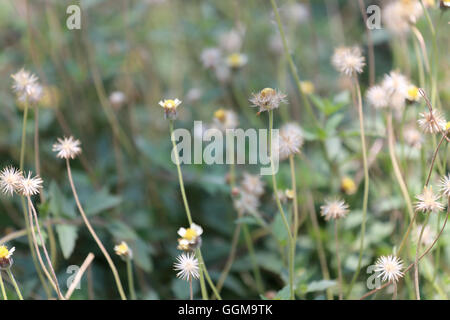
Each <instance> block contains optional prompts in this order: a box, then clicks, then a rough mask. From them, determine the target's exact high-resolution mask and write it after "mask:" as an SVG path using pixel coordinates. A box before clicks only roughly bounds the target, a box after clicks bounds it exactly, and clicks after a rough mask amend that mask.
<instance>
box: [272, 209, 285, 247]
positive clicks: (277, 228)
mask: <svg viewBox="0 0 450 320" xmlns="http://www.w3.org/2000/svg"><path fill="white" fill-rule="evenodd" d="M286 218H287V219H288V221H289V218H288V217H286ZM272 232H273V235H274V236H275V238H276V239H277V241H278V242H279V244H280V245H282V246H285V245H286V244H287V242H288V238H289V235H288V233H287V230H286V226H285V225H284V222H283V218H282V217H281V213H277V214H276V217H275V219H274V221H273V223H272Z"/></svg>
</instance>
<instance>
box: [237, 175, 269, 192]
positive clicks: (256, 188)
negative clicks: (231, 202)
mask: <svg viewBox="0 0 450 320" xmlns="http://www.w3.org/2000/svg"><path fill="white" fill-rule="evenodd" d="M264 185H265V184H264V182H263V181H262V180H261V176H260V175H257V174H250V173H248V172H244V174H243V179H242V182H241V186H242V188H244V190H245V191H246V192H248V193H251V194H253V195H255V196H257V197H259V196H261V195H263V193H264Z"/></svg>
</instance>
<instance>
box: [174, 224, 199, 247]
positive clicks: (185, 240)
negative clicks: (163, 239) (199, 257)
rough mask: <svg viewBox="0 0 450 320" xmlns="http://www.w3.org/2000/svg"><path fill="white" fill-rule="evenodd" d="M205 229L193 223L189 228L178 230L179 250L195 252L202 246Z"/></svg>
mask: <svg viewBox="0 0 450 320" xmlns="http://www.w3.org/2000/svg"><path fill="white" fill-rule="evenodd" d="M202 234H203V229H202V227H200V226H199V225H197V224H195V223H191V225H190V227H189V228H180V229H178V235H179V236H180V237H181V238H179V239H178V249H179V250H183V251H190V250H195V249H197V248H199V247H200V246H201V243H202V238H201V235H202Z"/></svg>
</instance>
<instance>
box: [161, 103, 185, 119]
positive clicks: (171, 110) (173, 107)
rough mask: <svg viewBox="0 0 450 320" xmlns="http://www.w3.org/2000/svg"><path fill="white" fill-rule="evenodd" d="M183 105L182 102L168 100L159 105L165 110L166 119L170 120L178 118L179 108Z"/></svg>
mask: <svg viewBox="0 0 450 320" xmlns="http://www.w3.org/2000/svg"><path fill="white" fill-rule="evenodd" d="M180 104H181V100H178V99H175V100H172V99H168V100H164V101H160V102H159V105H160V106H161V107H163V108H164V118H166V119H169V120H175V119H176V118H177V116H178V113H177V108H178V106H179V105H180Z"/></svg>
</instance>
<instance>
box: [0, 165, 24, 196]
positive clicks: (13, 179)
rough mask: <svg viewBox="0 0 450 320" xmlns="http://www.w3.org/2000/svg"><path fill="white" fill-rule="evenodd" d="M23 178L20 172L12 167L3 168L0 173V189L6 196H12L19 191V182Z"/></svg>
mask: <svg viewBox="0 0 450 320" xmlns="http://www.w3.org/2000/svg"><path fill="white" fill-rule="evenodd" d="M22 178H23V175H22V172H21V171H20V170H18V169H16V168H14V167H12V166H8V167H6V168H3V170H2V171H1V172H0V189H1V190H2V192H3V193H4V194H6V195H9V196H12V195H13V193H14V192H17V190H19V185H20V182H21V180H22Z"/></svg>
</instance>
